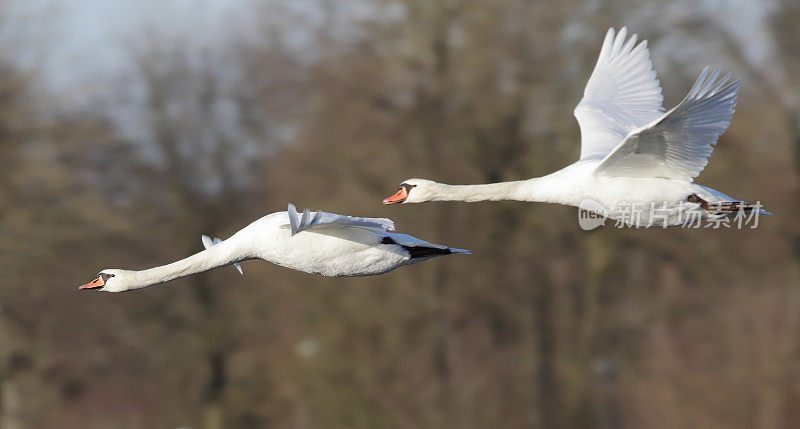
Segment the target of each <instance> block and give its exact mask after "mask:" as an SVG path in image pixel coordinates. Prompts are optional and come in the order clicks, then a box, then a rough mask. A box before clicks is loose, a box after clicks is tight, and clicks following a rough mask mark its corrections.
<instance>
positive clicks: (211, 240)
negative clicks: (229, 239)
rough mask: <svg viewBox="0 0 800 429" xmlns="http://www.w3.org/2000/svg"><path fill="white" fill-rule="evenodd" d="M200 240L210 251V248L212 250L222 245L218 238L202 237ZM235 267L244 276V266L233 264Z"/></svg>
mask: <svg viewBox="0 0 800 429" xmlns="http://www.w3.org/2000/svg"><path fill="white" fill-rule="evenodd" d="M200 239H201V240H202V241H203V247H204V248H206V249H208V248H210V247H212V246H216V245H217V244H219V243H222V240H221V239H219V238H217V237H214V238H211V237H209V236H207V235H203V236H201V237H200ZM233 266H234V267H236V270H237V271H239V274H241V275H244V272H243V271H242V265H241V264H239V263H238V262H236V263H234V264H233Z"/></svg>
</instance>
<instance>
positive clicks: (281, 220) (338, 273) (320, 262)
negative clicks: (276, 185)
mask: <svg viewBox="0 0 800 429" xmlns="http://www.w3.org/2000/svg"><path fill="white" fill-rule="evenodd" d="M393 230H394V222H392V221H391V220H389V219H380V218H362V217H351V216H342V215H337V214H333V213H325V212H323V211H316V212H309V211H308V209H306V210H305V211H303V213H302V215H300V214H298V213H297V210H296V209H295V207H294V205H293V204H289V208H288V211H285V212H277V213H272V214H269V215H266V216H264V217H262V218H261V219H258V220H256V221H255V222H253V223H251V224H250V225H248V226H246V227H244V228H242V229H241V230H239V231H238V232H237V233H235V234H233V236H231V237H230V238H228V239H227V240H219V239H217V238H215V239H213V240H212V239H211V238H210V237H208V236H205V235H204V236H203V240H202V241H203V245H204V246H205V247H206V249H205V250H203V251H202V252H199V253H196V254H194V255H192V256H189V257H188V258H185V259H182V260H180V261H177V262H173V263H171V264H167V265H163V266H160V267H155V268H150V269H147V270H142V271H130V270H118V269H105V270H102V271H100V273H99V274H98V275H97V278H95V279H94V280H92V281H91V282H89V283H86V284H84V285H82V286H80V287H79V289H95V290H101V291H106V292H123V291H127V290H133V289H141V288H143V287H147V286H152V285H157V284H161V283H165V282H168V281H170V280H174V279H177V278H180V277H184V276H188V275H190V274H195V273H201V272H204V271H208V270H212V269H214V268H217V267H222V266H225V265H231V264H233V265H235V266H236V268H237V269H238V270H239V272H240V273H241V267H240V266H238V263H239V262H241V261H246V260H248V259H264V260H267V261H269V262H272V263H274V264H277V265H282V266H284V267H288V268H292V269H295V270H298V271H303V272H306V273H311V274H320V275H323V276H330V277H353V276H371V275H376V274H383V273H386V272H389V271H392V270H394V269H395V268H398V267H402V266H403V265H411V264H415V263H417V262H420V261H424V260H426V259H430V258H434V257H437V256H442V255H449V254H452V253H465V254H468V253H470V252H469V251H468V250H463V249H452V248H449V247H447V246H442V245H439V244H432V243H428V242H427V241H422V240H420V239H418V238H415V237H412V236H410V235H405V234H398V233H394V232H389V231H393Z"/></svg>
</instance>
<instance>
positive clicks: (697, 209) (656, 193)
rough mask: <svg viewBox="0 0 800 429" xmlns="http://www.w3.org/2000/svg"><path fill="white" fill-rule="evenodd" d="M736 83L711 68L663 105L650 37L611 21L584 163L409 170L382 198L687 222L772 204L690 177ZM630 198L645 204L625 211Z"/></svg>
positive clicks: (727, 112)
mask: <svg viewBox="0 0 800 429" xmlns="http://www.w3.org/2000/svg"><path fill="white" fill-rule="evenodd" d="M738 89H739V81H733V82H731V81H730V75H726V76H724V77H720V72H719V70H717V71H714V72H709V70H708V67H706V69H705V70H703V72H702V73H701V74H700V77H699V78H698V79H697V81H696V82H695V84H694V86H693V87H692V88H691V90H690V91H689V94H688V95H687V96H686V97H685V98H684V99H683V101H681V102H680V103H679V104H678V105H677V106H676V107H674V108H673V109H671V110H669V111H667V112H665V111H664V108H663V107H662V105H661V104H662V101H663V97H662V95H661V87H660V85H659V81H658V79H657V78H656V73H655V71H653V68H652V63H651V61H650V54H649V52H648V50H647V41H646V40H644V41H642V42H641V43H639V44H636V35H635V34H634V35H633V36H632V37H630V38H627V29H626V28H622V29H621V30H620V31H619V33H615V31H614V29H613V28H611V29H609V30H608V33H607V34H606V37H605V40H604V41H603V46H602V48H601V50H600V56H599V58H598V60H597V64H596V65H595V68H594V71H593V72H592V74H591V76H590V77H589V81H588V83H587V85H586V89H585V90H584V93H583V99H582V100H581V101H580V103H578V106H577V107H576V108H575V112H574V113H575V117H576V118H577V120H578V125H579V126H580V129H581V154H580V159H579V160H578V161H577V162H575V163H574V164H572V165H569V166H567V167H565V168H563V169H561V170H559V171H556V172H555V173H552V174H549V175H547V176H543V177H537V178H533V179H528V180H520V181H513V182H501V183H491V184H483V185H447V184H443V183H437V182H434V181H431V180H424V179H409V180H406V181H404V182H403V183H401V184H400V186H399V188H398V190H397V192H396V193H395V194H394V195H392V196H390V197H388V198H386V199H385V200H383V203H384V204H397V203H422V202H428V201H466V202H472V201H497V200H516V201H529V202H547V203H557V204H566V205H571V206H578V207H583V205H584V203H585V202H586V201H591V202H592V203H594V205H595V206H596V205H598V204H599V205H600V206H602V209H604V210H605V212H606V213H607V215H608V217H610V218H612V219H617V220H622V221H623V222H624V223H626V224H629V225H636V226H654V225H655V226H672V225H684V224H685V223H686V222H687V221H690V220H692V219H691V216H688V215H687V214H689V213H695V214H699V215H700V217H702V218H710V217H730V216H733V215H735V214H737V213H743V212H752V211H753V210H756V211H758V213H767V212H764V211H762V210H760V205H751V204H747V203H746V202H744V201H740V200H736V199H733V198H731V197H729V196H727V195H725V194H723V193H721V192H719V191H716V190H713V189H710V188H707V187H705V186H701V185H698V184H695V183H693V180H694V178H695V177H697V175H698V174H700V172H701V171H702V170H703V168H704V167H705V166H706V164H707V159H708V156H709V155H711V152H712V150H713V146H714V145H715V144H716V142H717V138H718V137H719V136H720V135H721V134H722V133H724V132H725V130H726V129H727V128H728V125H729V124H730V121H731V118H732V117H733V112H734V108H735V106H736V97H737V92H738ZM633 205H638V207H640V209H645V210H642V213H638V216H635V217H634V216H628V217H627V218H626V213H628V212H629V211H630V210H631V207H632V206H633ZM647 208H650V209H651V210H646V209H647ZM652 209H656V210H658V213H655V212H654V210H652ZM628 214H629V213H628Z"/></svg>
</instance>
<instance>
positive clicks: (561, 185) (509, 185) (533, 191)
mask: <svg viewBox="0 0 800 429" xmlns="http://www.w3.org/2000/svg"><path fill="white" fill-rule="evenodd" d="M430 186H431V189H430V191H429V192H430V197H429V198H428V199H427V200H428V201H466V202H475V201H500V200H513V201H528V202H544V203H559V204H569V205H577V203H575V204H573V201H572V200H573V199H574V198H573V196H572V195H571V194H572V192H571V190H570V189H569V186H568V183H567V182H566V181H565V180H564V179H563V178H562V177H561V176H555V175H552V174H551V175H548V176H544V177H537V178H534V179H529V180H518V181H514V182H500V183H488V184H484V185H447V184H444V183H435V184H433V185H430Z"/></svg>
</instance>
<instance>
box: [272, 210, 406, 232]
mask: <svg viewBox="0 0 800 429" xmlns="http://www.w3.org/2000/svg"><path fill="white" fill-rule="evenodd" d="M287 213H288V215H289V225H288V226H289V228H290V229H291V230H292V235H295V234H297V233H298V232H301V231H308V230H314V229H325V228H361V229H367V230H373V231H375V232H379V233H382V232H385V231H394V222H392V221H391V220H390V219H385V218H369V217H353V216H344V215H338V214H334V213H326V212H323V211H321V210H317V211H315V212H311V211H309V210H308V209H305V210H303V214H302V215H301V214H299V213H297V209H296V208H295V206H294V204H291V203H290V204H289V208H288V210H287Z"/></svg>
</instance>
